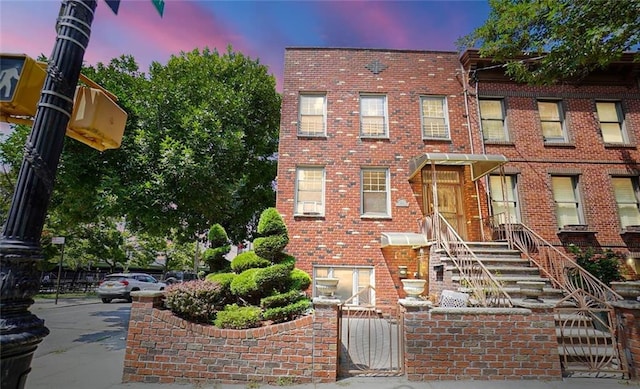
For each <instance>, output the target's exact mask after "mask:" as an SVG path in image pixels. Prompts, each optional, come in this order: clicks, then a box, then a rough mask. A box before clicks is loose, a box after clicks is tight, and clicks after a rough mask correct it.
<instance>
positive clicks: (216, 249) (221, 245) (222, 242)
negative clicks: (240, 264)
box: [203, 224, 231, 273]
mask: <svg viewBox="0 0 640 389" xmlns="http://www.w3.org/2000/svg"><path fill="white" fill-rule="evenodd" d="M207 239H208V240H209V244H210V245H211V247H210V248H208V249H207V250H205V252H204V254H203V257H204V261H205V262H206V263H207V265H209V270H210V271H211V272H212V273H215V272H218V271H224V270H225V269H227V268H228V267H229V261H227V259H226V258H225V257H224V256H225V255H227V254H228V253H229V251H230V250H231V245H230V244H229V236H228V235H227V231H225V229H224V227H222V226H221V225H220V224H214V225H212V226H211V227H209V232H208V233H207Z"/></svg>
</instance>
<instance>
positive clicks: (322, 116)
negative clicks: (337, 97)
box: [298, 94, 327, 136]
mask: <svg viewBox="0 0 640 389" xmlns="http://www.w3.org/2000/svg"><path fill="white" fill-rule="evenodd" d="M326 102H327V99H326V96H324V95H317V94H316V95H300V118H299V120H298V135H306V136H323V135H326V132H325V128H326V121H327V120H326V119H327V117H326V114H327V110H326Z"/></svg>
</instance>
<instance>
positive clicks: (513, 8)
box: [458, 0, 640, 83]
mask: <svg viewBox="0 0 640 389" xmlns="http://www.w3.org/2000/svg"><path fill="white" fill-rule="evenodd" d="M489 4H490V6H491V12H490V14H489V18H488V19H487V21H486V22H485V24H484V25H483V26H481V27H479V28H477V29H475V30H474V31H473V32H472V33H471V34H469V35H467V36H465V37H463V38H461V39H460V40H459V41H458V46H459V47H460V48H461V49H464V48H469V47H479V52H480V55H481V56H483V57H489V58H493V59H494V60H495V61H496V62H499V63H506V71H507V74H508V75H510V76H512V77H513V78H515V79H516V80H518V81H523V82H528V83H553V82H556V81H559V80H564V79H578V80H579V79H581V78H583V77H585V76H586V75H588V74H589V73H590V72H593V71H595V70H598V69H602V68H605V67H606V66H607V65H608V64H610V63H611V62H613V61H616V60H618V59H620V58H621V56H622V54H623V53H624V52H627V51H630V50H634V49H635V50H636V54H635V58H636V60H638V59H640V56H639V54H638V52H637V49H638V44H640V1H638V0H623V1H620V0H595V1H576V0H547V1H530V0H489Z"/></svg>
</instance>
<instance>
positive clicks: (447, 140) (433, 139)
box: [422, 137, 452, 143]
mask: <svg viewBox="0 0 640 389" xmlns="http://www.w3.org/2000/svg"><path fill="white" fill-rule="evenodd" d="M422 141H423V142H443V143H445V142H446V143H451V142H452V140H451V139H450V138H424V137H423V138H422Z"/></svg>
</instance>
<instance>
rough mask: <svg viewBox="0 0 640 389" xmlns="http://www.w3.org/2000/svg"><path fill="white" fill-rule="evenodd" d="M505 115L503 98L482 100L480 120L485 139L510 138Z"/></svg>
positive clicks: (499, 139)
mask: <svg viewBox="0 0 640 389" xmlns="http://www.w3.org/2000/svg"><path fill="white" fill-rule="evenodd" d="M504 117H505V115H504V104H503V101H502V100H501V99H483V100H480V121H481V124H482V134H483V137H484V140H485V141H507V140H509V138H508V137H507V128H506V126H505V120H504Z"/></svg>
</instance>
